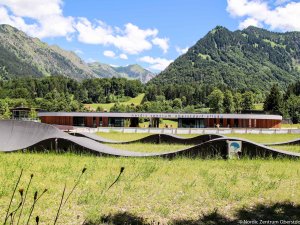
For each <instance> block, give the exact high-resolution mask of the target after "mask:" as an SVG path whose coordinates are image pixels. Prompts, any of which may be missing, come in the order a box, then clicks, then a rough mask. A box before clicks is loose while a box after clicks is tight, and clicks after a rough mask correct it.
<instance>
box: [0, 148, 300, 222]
mask: <svg viewBox="0 0 300 225" xmlns="http://www.w3.org/2000/svg"><path fill="white" fill-rule="evenodd" d="M0 161H1V164H0V219H1V221H3V219H4V216H5V210H6V208H7V206H8V203H9V199H10V196H11V193H12V189H13V187H14V185H15V181H16V179H17V176H18V174H19V171H20V169H21V168H24V173H25V177H24V178H23V179H22V180H21V184H20V187H23V188H25V186H26V183H27V182H28V180H29V176H30V174H31V173H33V174H34V177H33V182H32V187H33V188H32V189H30V192H29V195H28V200H27V202H28V206H27V207H26V210H25V214H28V208H29V204H31V203H32V200H33V194H34V192H35V191H36V190H38V191H42V190H44V189H45V188H47V189H48V192H47V193H46V194H45V195H44V197H42V200H41V201H40V202H39V203H38V204H37V205H36V207H35V209H34V213H33V217H32V218H33V220H32V224H33V221H34V218H35V216H37V215H38V216H39V217H40V222H41V223H40V224H51V223H53V220H54V218H55V215H56V211H57V208H58V206H59V201H60V198H61V194H62V190H63V186H64V183H65V182H66V183H67V187H68V189H67V193H68V192H69V191H70V188H71V186H72V185H73V184H74V181H75V179H76V177H77V175H79V174H80V172H81V169H82V168H83V167H87V172H86V174H84V176H83V179H82V181H81V183H80V185H79V186H78V188H77V189H76V190H75V192H74V194H73V195H72V196H71V198H70V200H69V202H68V203H67V204H66V206H65V207H64V210H63V212H62V214H61V217H60V219H59V223H58V224H82V222H83V221H84V220H85V219H87V221H97V220H98V222H97V223H95V224H101V223H100V222H99V218H100V217H103V216H104V215H105V216H106V219H110V220H111V221H114V222H115V223H117V222H119V224H124V220H126V218H127V220H128V221H130V222H131V223H132V222H134V221H139V220H141V218H144V219H145V220H147V221H148V222H150V221H153V220H154V221H156V224H157V222H160V224H165V223H167V222H169V223H170V224H172V223H173V224H198V223H196V222H197V220H200V221H204V222H205V221H206V223H207V219H209V218H210V219H211V220H213V221H218V222H217V223H216V222H215V223H211V224H222V223H221V221H220V218H223V220H229V221H235V220H238V219H246V217H247V215H248V219H255V218H259V217H260V218H264V219H267V218H269V219H276V218H277V219H278V218H280V219H284V218H286V219H290V220H292V219H296V218H298V219H299V209H300V208H299V204H300V189H299V188H298V187H299V185H300V176H299V173H300V163H299V161H295V160H259V159H257V160H247V159H244V160H228V161H224V160H200V159H196V160H192V159H187V158H178V159H175V160H171V161H170V160H164V159H157V158H156V159H154V158H148V159H146V158H141V159H136V158H110V157H107V158H102V157H94V156H78V155H73V154H65V155H54V154H21V153H14V154H0ZM122 166H124V167H125V172H124V173H123V175H122V176H121V178H120V180H119V182H118V183H117V184H116V185H115V186H113V187H112V189H110V190H109V191H105V190H107V188H108V186H109V185H110V184H111V183H112V182H113V181H114V179H115V177H116V176H117V175H118V173H119V169H120V167H122ZM17 194H18V193H17ZM287 202H288V203H287ZM17 204H18V201H14V202H13V207H12V208H13V209H15V208H16V207H17ZM259 205H262V207H264V210H263V209H262V208H261V207H260V206H259ZM109 215H110V216H109ZM118 215H119V216H118ZM120 215H121V216H120ZM224 218H225V219H224ZM121 219H122V220H123V222H120V221H122V220H121ZM178 221H179V222H178ZM188 221H189V222H190V223H188ZM176 222H178V223H176ZM192 222H193V223H192ZM90 224H92V223H90ZM128 224H130V223H128ZM139 224H141V223H139ZM203 224H205V223H203ZM223 224H224V223H223ZM234 224H236V223H234Z"/></svg>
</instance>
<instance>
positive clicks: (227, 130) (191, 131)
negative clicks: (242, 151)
mask: <svg viewBox="0 0 300 225" xmlns="http://www.w3.org/2000/svg"><path fill="white" fill-rule="evenodd" d="M74 131H75V132H89V133H95V132H105V133H108V132H120V133H149V134H224V135H226V134H300V129H265V128H261V129H260V128H219V129H216V128H135V127H132V128H131V127H98V128H88V127H74Z"/></svg>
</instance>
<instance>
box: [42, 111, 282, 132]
mask: <svg viewBox="0 0 300 225" xmlns="http://www.w3.org/2000/svg"><path fill="white" fill-rule="evenodd" d="M38 116H39V117H40V119H41V121H42V122H43V123H47V124H57V125H69V126H85V127H124V126H126V127H138V125H139V118H149V120H150V126H151V127H158V126H159V119H170V120H177V121H178V127H179V128H206V127H217V128H218V127H240V128H280V125H281V121H282V116H278V115H265V114H187V113H109V112H39V113H38Z"/></svg>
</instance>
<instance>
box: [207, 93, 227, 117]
mask: <svg viewBox="0 0 300 225" xmlns="http://www.w3.org/2000/svg"><path fill="white" fill-rule="evenodd" d="M208 100H209V108H210V112H212V113H222V112H223V103H224V94H223V92H222V91H221V90H220V89H218V88H217V89H215V90H213V92H212V93H210V95H209V96H208Z"/></svg>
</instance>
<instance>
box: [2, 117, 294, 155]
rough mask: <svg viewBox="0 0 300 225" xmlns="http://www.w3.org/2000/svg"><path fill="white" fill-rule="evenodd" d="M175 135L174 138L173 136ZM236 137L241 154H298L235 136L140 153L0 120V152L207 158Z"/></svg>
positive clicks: (38, 125) (44, 127) (51, 128)
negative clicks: (170, 149)
mask: <svg viewBox="0 0 300 225" xmlns="http://www.w3.org/2000/svg"><path fill="white" fill-rule="evenodd" d="M172 138H174V137H172ZM230 140H239V141H241V142H242V145H243V152H242V156H243V155H244V156H248V157H257V156H259V157H291V158H298V157H300V154H299V153H291V152H287V151H280V150H276V149H272V148H270V147H267V146H264V145H261V144H257V143H254V142H250V141H247V140H244V139H238V138H226V137H220V138H216V139H212V140H208V141H205V142H202V143H200V144H198V145H195V146H193V147H189V148H186V149H182V150H178V151H172V152H164V153H141V152H131V151H125V150H119V149H116V148H113V147H110V146H106V145H104V144H102V143H99V142H97V141H95V140H92V139H90V138H86V137H76V136H72V135H69V134H67V133H64V132H63V131H61V130H59V129H57V128H55V127H54V126H51V125H48V124H42V123H36V122H26V121H16V120H0V151H2V152H13V151H18V150H23V149H29V150H31V149H32V150H37V151H38V150H46V149H56V150H67V149H71V150H72V149H74V150H75V151H79V152H86V151H88V152H92V153H95V154H97V155H108V156H126V157H166V158H173V157H176V156H188V157H201V158H209V157H215V156H220V157H223V158H225V157H226V155H227V141H230Z"/></svg>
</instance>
